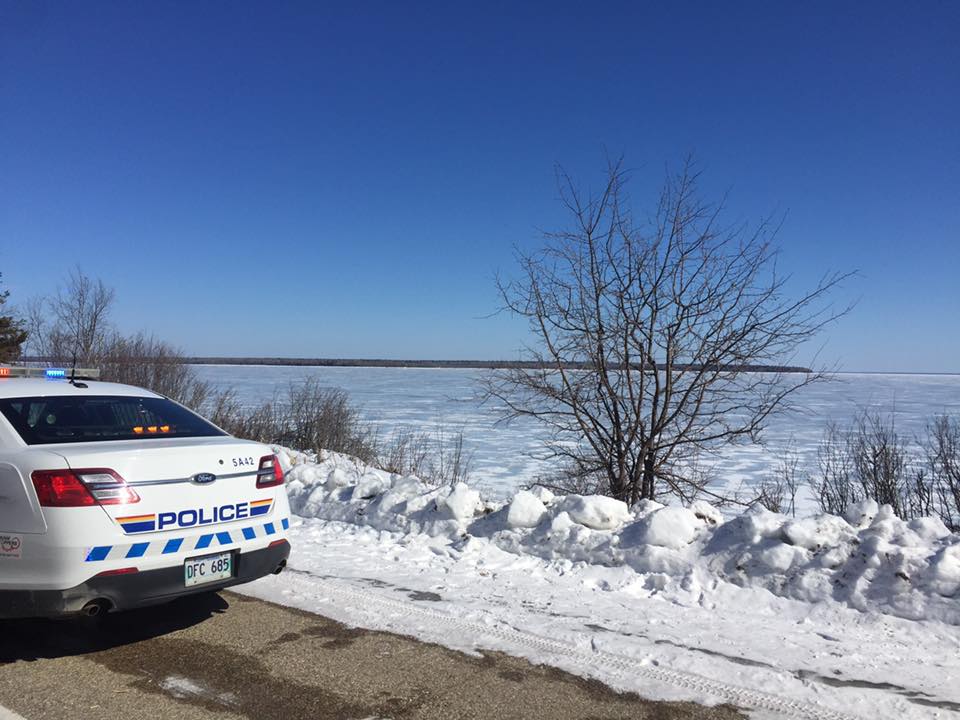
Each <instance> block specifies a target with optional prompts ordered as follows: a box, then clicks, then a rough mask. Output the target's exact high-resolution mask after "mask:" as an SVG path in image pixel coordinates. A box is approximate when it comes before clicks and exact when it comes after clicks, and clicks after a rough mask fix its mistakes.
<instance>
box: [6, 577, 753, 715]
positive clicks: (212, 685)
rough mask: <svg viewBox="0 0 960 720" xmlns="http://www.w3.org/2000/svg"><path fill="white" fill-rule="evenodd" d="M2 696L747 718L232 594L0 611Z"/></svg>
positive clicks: (40, 708) (21, 710)
mask: <svg viewBox="0 0 960 720" xmlns="http://www.w3.org/2000/svg"><path fill="white" fill-rule="evenodd" d="M0 706H5V707H6V708H9V709H10V710H12V711H14V712H16V713H18V714H20V715H21V716H23V717H24V718H26V720H47V719H53V718H70V720H77V719H78V718H82V719H83V720H87V719H90V720H95V719H97V718H104V719H106V718H109V719H110V720H115V719H116V718H121V717H123V718H127V717H134V718H171V719H180V718H184V719H186V718H218V719H221V718H222V719H226V718H256V719H258V720H259V719H260V718H273V717H278V718H285V719H286V720H294V719H296V718H310V719H311V720H318V719H320V718H338V719H339V718H344V719H346V718H357V719H359V718H395V719H396V720H400V719H402V718H411V719H416V720H419V719H427V718H437V719H440V718H443V719H444V720H449V719H450V718H497V720H505V719H507V718H558V719H563V718H592V719H599V718H658V719H660V718H706V719H710V720H712V719H714V718H716V719H718V720H719V719H728V718H737V717H741V716H740V715H738V714H737V713H736V712H735V711H734V710H733V709H732V708H729V707H721V708H704V707H700V706H697V705H692V704H686V703H659V702H651V701H647V700H643V699H641V698H640V697H638V696H636V695H625V694H618V693H616V692H614V691H612V690H610V689H609V688H607V687H606V686H604V685H602V684H600V683H598V682H595V681H590V680H584V679H582V678H579V677H576V676H573V675H569V674H567V673H564V672H561V671H559V670H556V669H553V668H547V667H542V666H535V665H531V664H530V663H528V662H526V661H524V660H520V659H517V658H513V657H509V656H507V655H502V654H499V653H487V654H485V655H483V656H482V657H471V656H469V655H465V654H462V653H457V652H453V651H451V650H447V649H445V648H442V647H439V646H436V645H430V644H426V643H422V642H418V641H416V640H412V639H410V638H406V637H401V636H398V635H391V634H388V633H382V632H370V631H365V630H356V629H351V628H348V627H346V626H344V625H341V624H339V623H337V622H334V621H332V620H329V619H327V618H324V617H322V616H319V615H313V614H310V613H305V612H300V611H297V610H292V609H289V608H285V607H281V606H278V605H273V604H271V603H266V602H263V601H260V600H254V599H251V598H247V597H244V596H241V595H235V594H232V593H220V594H219V595H214V594H210V595H203V596H198V597H194V598H190V599H184V600H180V601H178V602H176V603H172V604H170V605H166V606H162V607H158V608H151V609H148V610H142V611H137V612H131V613H126V614H120V615H111V616H108V617H107V618H105V619H104V620H103V621H101V622H100V623H97V624H93V623H89V622H78V621H39V620H37V621H0ZM2 717H3V712H2V707H0V718H2Z"/></svg>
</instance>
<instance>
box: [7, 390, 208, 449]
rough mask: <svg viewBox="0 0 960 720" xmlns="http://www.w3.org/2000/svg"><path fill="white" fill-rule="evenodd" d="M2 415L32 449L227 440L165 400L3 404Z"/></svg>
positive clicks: (97, 397)
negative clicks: (188, 439)
mask: <svg viewBox="0 0 960 720" xmlns="http://www.w3.org/2000/svg"><path fill="white" fill-rule="evenodd" d="M0 412H2V413H3V415H4V417H5V418H7V420H9V421H10V424H11V425H13V427H14V428H15V429H16V431H17V432H18V433H20V437H22V438H23V440H24V442H26V443H27V444H28V445H50V444H53V443H77V442H98V441H107V440H151V439H161V438H185V437H213V436H217V435H225V434H226V433H224V432H223V431H222V430H220V429H218V428H217V427H215V426H213V425H211V424H210V423H208V422H207V421H206V420H204V419H203V418H202V417H200V416H199V415H195V414H193V413H192V412H190V411H189V410H187V409H185V408H183V407H180V406H179V405H177V404H176V403H174V402H171V401H169V400H165V399H163V398H151V397H114V396H108V395H106V396H101V395H90V396H83V397H77V396H68V397H26V398H4V399H0Z"/></svg>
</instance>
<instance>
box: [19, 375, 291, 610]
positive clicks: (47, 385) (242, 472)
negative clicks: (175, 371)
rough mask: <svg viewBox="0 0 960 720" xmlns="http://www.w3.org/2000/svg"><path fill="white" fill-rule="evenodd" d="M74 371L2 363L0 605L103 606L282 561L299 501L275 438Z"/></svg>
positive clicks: (271, 568)
mask: <svg viewBox="0 0 960 720" xmlns="http://www.w3.org/2000/svg"><path fill="white" fill-rule="evenodd" d="M37 375H40V377H36V376H37ZM68 375H71V371H63V370H36V369H27V368H10V367H0V617H6V618H9V617H29V616H54V615H71V614H85V615H96V614H99V613H103V612H106V611H112V610H125V609H128V608H134V607H139V606H143V605H149V604H153V603H159V602H164V601H167V600H172V599H174V598H176V597H179V596H182V595H187V594H190V593H196V592H203V591H207V590H215V589H219V588H224V587H228V586H230V585H235V584H238V583H244V582H249V581H250V580H255V579H256V578H259V577H262V576H264V575H267V574H269V573H276V572H280V570H282V569H283V567H284V566H285V564H286V561H287V556H288V555H289V553H290V545H289V543H288V542H287V539H286V535H287V529H288V527H289V522H290V521H289V515H290V508H289V506H288V504H287V496H286V492H285V491H284V486H283V470H282V468H281V466H280V463H279V462H278V460H277V458H276V457H275V456H274V455H273V454H272V451H271V449H270V448H268V447H266V446H264V445H260V444H258V443H253V442H248V441H245V440H238V439H237V438H235V437H232V436H230V435H228V434H226V433H225V432H224V431H222V430H220V429H219V428H217V427H215V426H214V425H212V424H210V423H209V422H207V421H206V420H204V419H203V418H201V417H199V416H198V415H196V414H194V413H193V412H191V411H189V410H187V409H186V408H184V407H183V406H181V405H179V404H177V403H175V402H173V401H171V400H168V399H166V398H164V397H161V396H159V395H156V394H154V393H152V392H149V391H147V390H143V389H140V388H135V387H130V386H127V385H117V384H113V383H105V382H96V381H93V380H90V379H87V378H90V377H93V376H95V375H96V371H81V370H77V371H73V373H72V375H73V378H72V379H70V378H68ZM24 376H26V377H24ZM79 377H84V379H82V380H81V379H78V378H79Z"/></svg>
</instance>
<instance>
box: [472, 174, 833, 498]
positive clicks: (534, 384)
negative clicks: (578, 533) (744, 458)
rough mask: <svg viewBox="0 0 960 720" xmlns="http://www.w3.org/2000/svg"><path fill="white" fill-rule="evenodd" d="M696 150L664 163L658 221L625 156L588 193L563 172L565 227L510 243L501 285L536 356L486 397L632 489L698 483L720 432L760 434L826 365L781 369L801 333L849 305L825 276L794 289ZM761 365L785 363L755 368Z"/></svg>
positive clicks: (554, 447)
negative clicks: (719, 193) (707, 189)
mask: <svg viewBox="0 0 960 720" xmlns="http://www.w3.org/2000/svg"><path fill="white" fill-rule="evenodd" d="M698 177H699V173H698V172H697V171H696V170H695V168H694V167H693V165H692V164H691V163H690V162H687V163H686V164H685V166H684V168H683V170H682V171H681V172H680V173H679V174H678V175H674V176H668V177H667V180H666V182H665V184H664V187H663V190H662V193H661V195H660V199H659V203H658V204H657V207H656V211H655V213H654V214H653V217H652V219H651V220H650V221H649V222H648V223H645V224H642V225H641V224H639V223H637V222H636V221H635V220H634V217H633V215H632V214H631V211H630V209H629V208H628V201H627V197H626V192H625V184H626V181H627V173H626V172H625V171H624V169H623V167H622V164H621V162H616V163H612V164H611V165H610V166H609V168H608V173H607V178H606V183H605V185H604V187H603V190H602V191H601V192H600V193H599V194H598V195H596V196H593V197H585V196H584V195H582V194H581V193H580V192H579V191H578V189H577V188H576V186H575V185H574V183H573V182H572V180H571V179H570V178H569V177H568V176H567V175H565V174H563V173H561V174H560V175H559V184H560V193H561V199H562V201H563V204H564V206H565V208H566V209H567V210H568V211H569V213H570V216H571V218H572V221H573V222H572V226H571V228H570V229H569V230H566V231H562V232H557V233H547V234H546V236H545V241H546V242H545V246H544V247H543V249H542V250H540V251H539V252H535V253H522V252H519V251H518V260H519V264H520V270H521V272H520V277H519V278H518V279H516V280H514V281H502V280H501V281H500V282H499V283H498V285H499V289H500V293H501V296H502V300H503V304H504V307H505V309H507V310H508V311H510V312H512V313H515V314H516V315H519V316H520V317H523V318H526V319H527V320H528V322H529V325H530V329H531V331H532V334H533V336H534V338H535V343H533V344H531V346H530V347H528V348H527V356H528V357H527V359H528V360H530V361H532V362H533V364H534V367H530V366H527V367H515V368H510V369H506V370H501V371H496V372H494V373H493V374H492V375H491V376H490V377H489V379H488V383H487V389H486V391H487V397H488V398H489V399H493V400H496V401H498V402H499V403H502V404H503V405H505V407H506V410H505V417H506V418H507V419H511V418H516V417H532V418H535V419H537V420H540V421H542V422H543V423H545V424H546V425H547V426H548V427H549V428H551V430H552V433H551V438H550V440H549V442H548V445H547V452H548V453H549V455H550V456H551V457H553V458H555V459H559V460H562V461H566V462H567V463H569V464H570V465H572V466H573V467H575V468H577V469H578V472H579V473H580V474H581V475H582V474H587V475H591V476H594V477H596V478H597V479H598V480H597V485H598V486H599V487H600V488H601V489H602V491H604V492H606V493H607V494H610V495H612V496H613V497H616V498H619V499H621V500H624V501H626V502H628V503H631V504H632V503H636V502H637V501H638V500H640V499H642V498H654V497H656V496H657V495H659V494H660V493H661V492H664V491H666V492H669V493H672V494H674V495H677V496H679V497H681V498H685V499H689V498H691V497H692V496H693V495H695V494H696V493H698V492H700V491H703V490H705V488H703V486H702V484H701V483H697V482H694V481H693V479H692V478H691V476H690V475H689V473H688V472H687V470H686V468H687V467H689V465H690V463H691V462H692V461H693V460H694V459H695V458H696V456H697V455H698V454H700V453H702V452H704V451H706V452H709V451H710V450H712V449H715V448H716V447H717V446H718V445H720V444H723V443H729V442H736V441H739V440H745V439H755V438H757V437H758V434H759V433H760V432H761V431H762V429H763V427H764V424H765V422H766V421H767V419H768V418H769V417H770V415H771V414H772V413H774V412H776V411H778V410H781V409H783V408H784V407H786V405H787V402H788V400H789V399H790V398H791V396H792V395H793V394H794V393H796V392H797V391H798V390H799V389H800V388H803V387H805V386H807V385H809V384H811V383H814V382H817V381H819V380H822V379H824V378H825V377H826V375H825V373H823V372H801V373H797V372H785V371H784V370H786V369H788V368H784V367H782V366H784V365H785V364H786V363H789V362H791V361H792V359H793V357H794V354H795V351H796V350H797V348H798V346H800V345H801V344H803V343H805V342H807V341H809V340H811V339H812V338H814V337H815V336H816V335H817V334H818V333H819V331H820V330H821V329H823V327H824V326H825V325H827V324H829V323H830V322H832V321H833V320H835V319H836V318H837V317H838V316H839V315H840V314H842V312H844V311H843V310H836V309H834V308H833V307H832V306H831V305H830V304H829V303H828V302H827V300H828V295H829V294H830V292H831V291H832V290H834V289H835V288H836V287H837V285H838V284H839V283H840V282H841V281H842V280H843V279H844V278H845V277H846V275H840V274H834V275H828V276H824V277H823V278H822V279H821V280H820V282H818V283H817V284H815V285H814V286H813V287H812V288H811V289H809V290H807V291H806V292H802V293H800V294H799V295H797V296H793V297H791V296H790V295H789V293H788V288H787V284H788V280H789V278H788V276H784V275H781V274H780V273H779V272H778V270H777V266H776V259H777V251H776V249H775V247H774V246H773V244H772V239H773V237H774V235H775V230H776V228H775V227H773V226H772V225H771V224H770V223H768V222H763V223H761V224H760V225H759V227H757V228H755V229H753V230H750V229H748V228H746V227H745V226H743V225H739V224H738V225H733V226H727V225H724V224H723V222H722V217H721V216H722V210H723V205H722V203H721V204H719V205H711V204H707V203H706V202H704V201H702V200H701V199H700V198H699V196H698V192H697V181H698ZM756 366H781V367H780V368H779V369H774V370H772V371H770V372H750V370H752V369H756Z"/></svg>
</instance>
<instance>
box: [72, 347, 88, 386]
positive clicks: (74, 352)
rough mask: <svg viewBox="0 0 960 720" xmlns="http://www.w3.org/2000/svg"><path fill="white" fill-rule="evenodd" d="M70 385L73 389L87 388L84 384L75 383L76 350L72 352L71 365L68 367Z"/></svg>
mask: <svg viewBox="0 0 960 720" xmlns="http://www.w3.org/2000/svg"><path fill="white" fill-rule="evenodd" d="M70 384H71V385H73V386H74V387H75V388H86V387H88V386H87V384H86V383H82V382H77V350H76V348H74V350H73V363H72V364H71V367H70Z"/></svg>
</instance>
